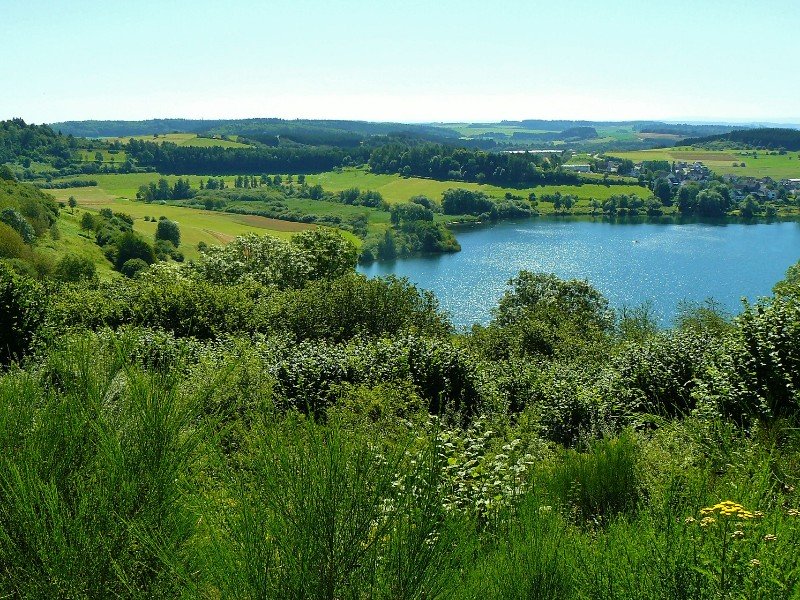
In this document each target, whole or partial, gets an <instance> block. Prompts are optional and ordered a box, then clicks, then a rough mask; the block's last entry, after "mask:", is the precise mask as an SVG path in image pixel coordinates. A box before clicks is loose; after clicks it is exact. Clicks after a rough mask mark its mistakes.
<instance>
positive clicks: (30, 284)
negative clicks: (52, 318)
mask: <svg viewBox="0 0 800 600" xmlns="http://www.w3.org/2000/svg"><path fill="white" fill-rule="evenodd" d="M0 307H2V310H0V363H1V364H7V363H8V362H9V361H13V360H19V359H21V358H23V357H24V356H25V355H26V354H27V353H28V352H29V351H30V350H31V348H32V346H33V343H34V339H35V337H36V334H37V333H38V332H39V330H40V327H41V325H42V324H43V322H44V319H45V295H44V292H43V290H42V288H41V286H40V285H39V284H38V283H36V282H35V281H33V280H31V279H29V278H27V277H23V276H20V275H17V274H16V273H14V272H13V271H12V270H11V269H10V268H9V267H8V266H7V265H5V264H2V263H0Z"/></svg>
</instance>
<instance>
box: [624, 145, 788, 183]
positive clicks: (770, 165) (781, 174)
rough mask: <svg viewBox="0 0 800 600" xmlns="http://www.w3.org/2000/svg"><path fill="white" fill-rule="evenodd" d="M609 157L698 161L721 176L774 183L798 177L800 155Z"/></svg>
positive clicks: (674, 151)
mask: <svg viewBox="0 0 800 600" xmlns="http://www.w3.org/2000/svg"><path fill="white" fill-rule="evenodd" d="M609 154H612V155H614V156H619V157H621V158H629V159H631V160H633V161H641V160H668V161H670V162H671V161H673V160H675V161H689V162H694V161H696V160H699V161H700V162H702V163H704V164H705V165H706V166H707V167H708V168H709V169H711V170H712V171H714V172H715V173H719V174H720V175H728V174H732V175H742V176H746V177H772V178H773V179H775V180H779V179H784V178H795V177H800V154H799V153H796V152H789V153H787V154H784V155H778V154H766V153H765V152H757V153H756V154H757V156H758V158H753V153H752V152H746V151H744V150H727V151H719V150H701V149H696V148H687V147H676V148H660V149H658V150H642V151H640V152H610V153H609ZM734 162H736V163H742V162H744V163H745V165H746V166H744V167H734V166H733V163H734Z"/></svg>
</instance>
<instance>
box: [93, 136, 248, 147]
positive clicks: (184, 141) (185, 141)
mask: <svg viewBox="0 0 800 600" xmlns="http://www.w3.org/2000/svg"><path fill="white" fill-rule="evenodd" d="M232 137H235V136H232ZM130 139H134V140H140V141H144V142H155V143H157V144H163V143H164V142H172V143H173V144H177V145H178V146H198V147H200V148H208V147H211V146H218V147H220V148H249V145H248V144H242V143H240V142H237V141H234V140H231V139H228V140H222V139H219V138H213V139H212V138H204V137H198V136H197V134H196V133H164V134H160V135H159V136H158V137H153V136H152V135H134V136H130V137H120V138H106V141H108V142H119V143H121V144H125V143H127V141H128V140H130Z"/></svg>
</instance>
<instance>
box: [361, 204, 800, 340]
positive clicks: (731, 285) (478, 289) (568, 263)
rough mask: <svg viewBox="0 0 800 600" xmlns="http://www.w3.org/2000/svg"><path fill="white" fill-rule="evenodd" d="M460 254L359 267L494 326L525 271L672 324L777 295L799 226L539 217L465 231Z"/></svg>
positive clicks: (799, 238) (461, 318)
mask: <svg viewBox="0 0 800 600" xmlns="http://www.w3.org/2000/svg"><path fill="white" fill-rule="evenodd" d="M456 236H457V237H458V240H459V242H460V243H461V248H462V250H461V252H458V253H455V254H446V255H436V256H425V257H419V258H407V259H398V260H395V261H384V262H375V263H372V264H369V265H361V266H359V271H360V272H362V273H364V274H366V275H369V276H382V275H390V274H393V275H397V276H399V277H408V279H409V280H411V281H412V282H413V283H415V284H417V285H418V286H419V287H422V288H425V289H429V290H431V291H433V292H434V293H435V294H436V296H437V297H438V298H439V301H440V302H441V306H442V308H444V309H445V310H447V311H449V312H450V314H451V316H452V318H453V322H454V323H455V324H456V325H458V326H467V325H470V324H472V323H475V322H479V323H486V322H487V321H488V320H489V318H490V311H491V309H492V308H493V307H494V306H495V304H496V302H497V300H498V298H500V296H501V295H502V294H503V292H504V290H505V289H506V282H507V281H508V280H509V279H510V278H511V277H513V276H514V275H516V274H517V273H518V272H519V271H520V270H522V269H527V270H529V271H540V272H547V273H555V274H556V275H558V276H559V277H562V278H564V279H571V278H578V279H587V280H588V281H589V282H590V283H592V284H593V285H594V286H595V287H597V288H598V289H599V290H600V291H601V292H603V294H605V295H606V297H607V298H608V299H609V301H610V302H611V304H612V306H614V307H616V308H621V307H623V306H629V307H633V306H638V305H641V304H642V303H645V302H650V303H652V304H651V306H652V310H653V312H654V313H655V315H656V316H658V317H659V318H660V319H661V321H662V323H663V324H664V325H668V324H669V323H670V321H671V320H672V318H673V317H674V316H675V315H676V313H677V311H678V306H679V303H680V302H681V301H683V300H688V301H694V302H702V301H704V300H706V299H708V298H713V299H714V300H716V301H717V302H718V303H719V304H720V305H721V306H722V307H723V308H724V309H726V310H727V311H729V312H731V313H736V312H739V311H740V309H741V298H742V297H746V298H748V299H749V300H755V299H756V298H757V297H759V296H765V295H769V294H770V293H771V289H772V286H773V285H774V284H775V283H776V282H777V281H778V280H780V279H782V278H783V276H784V274H785V272H786V269H787V268H788V267H789V266H790V265H792V264H794V263H795V262H797V260H798V259H800V223H798V222H779V223H754V224H748V223H730V222H728V223H686V224H676V223H673V222H664V223H656V222H636V223H620V222H609V221H603V220H600V219H597V220H586V219H582V220H581V219H569V218H534V219H526V220H522V221H505V222H499V223H494V224H490V225H480V226H473V227H471V228H468V229H465V228H459V229H457V230H456Z"/></svg>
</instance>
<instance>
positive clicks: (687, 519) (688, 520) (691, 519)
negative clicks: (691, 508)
mask: <svg viewBox="0 0 800 600" xmlns="http://www.w3.org/2000/svg"><path fill="white" fill-rule="evenodd" d="M695 521H696V519H695V518H694V517H686V518H685V519H684V521H683V522H684V524H686V525H690V524H691V523H694V522H695Z"/></svg>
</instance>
